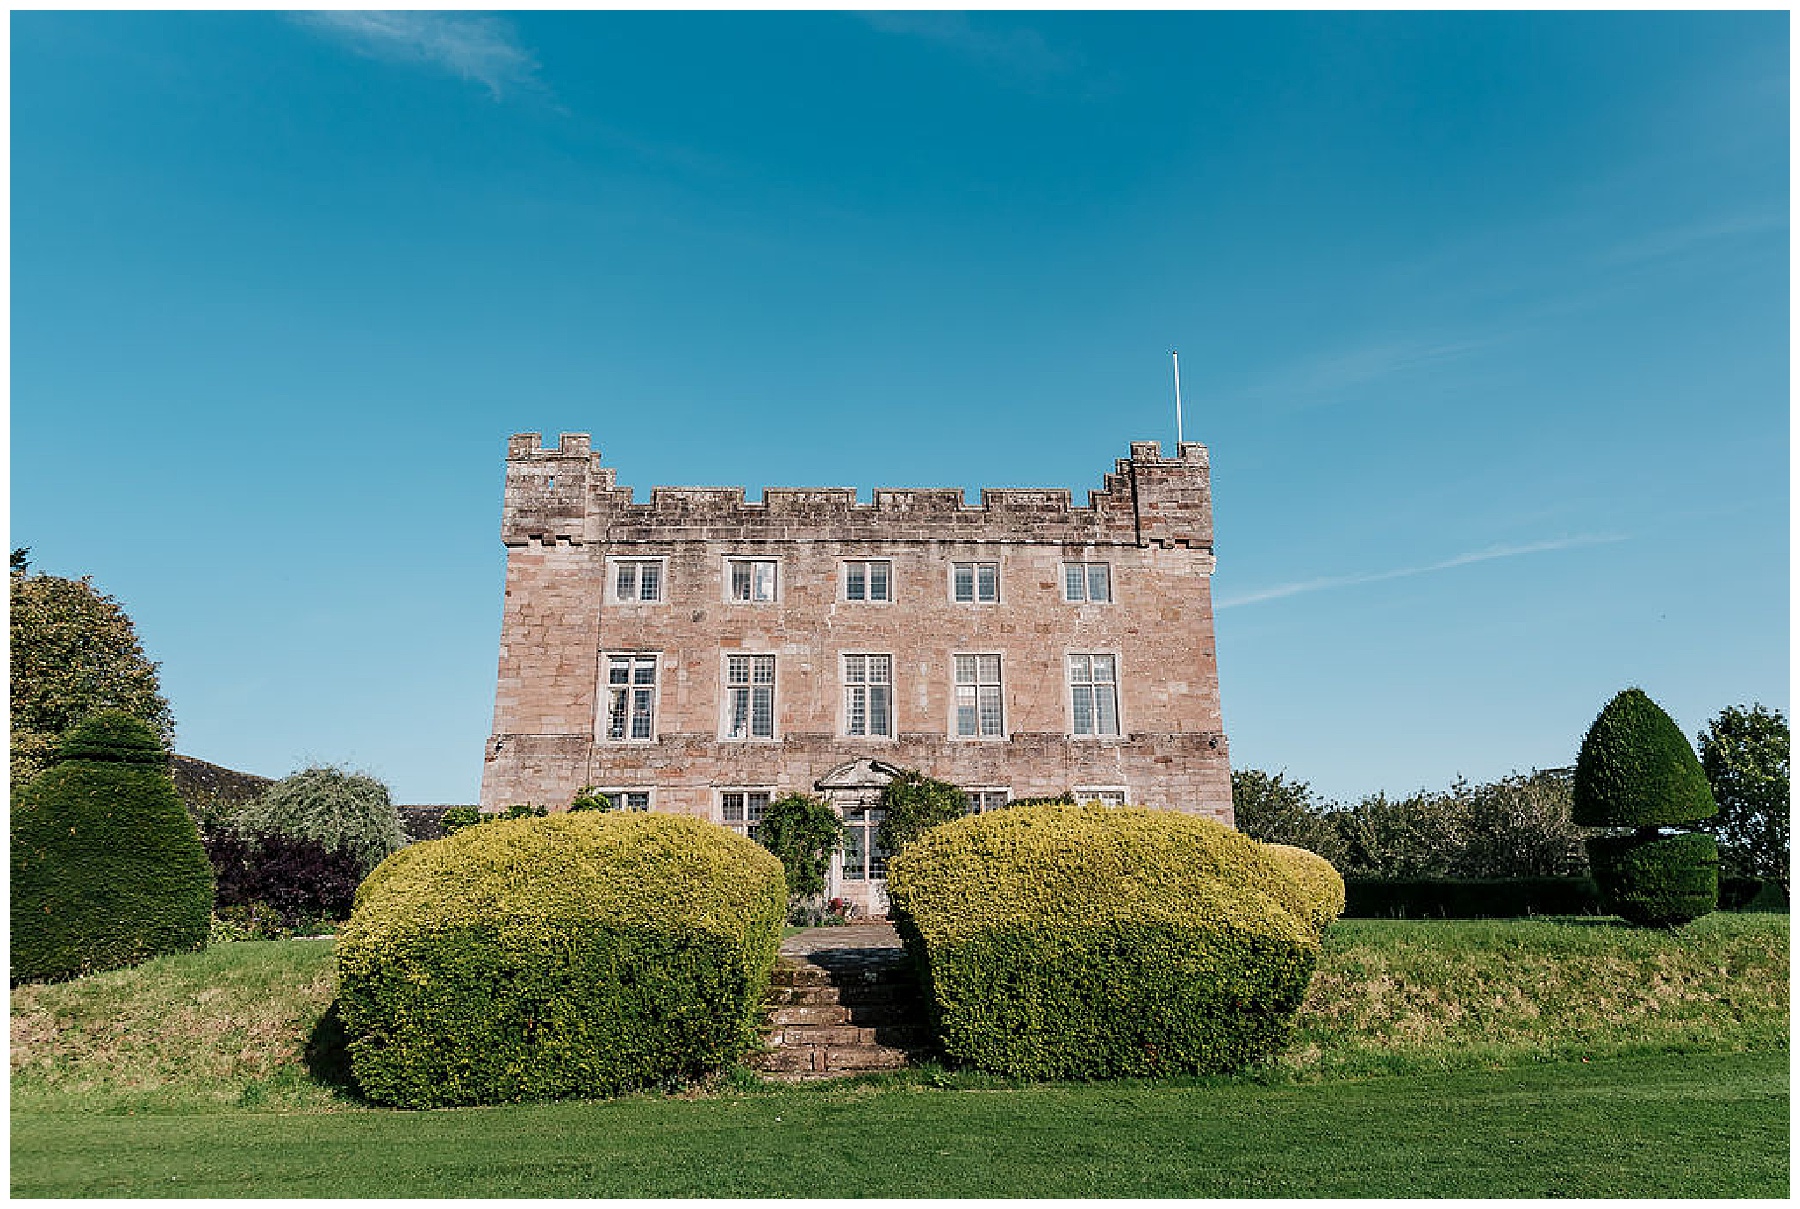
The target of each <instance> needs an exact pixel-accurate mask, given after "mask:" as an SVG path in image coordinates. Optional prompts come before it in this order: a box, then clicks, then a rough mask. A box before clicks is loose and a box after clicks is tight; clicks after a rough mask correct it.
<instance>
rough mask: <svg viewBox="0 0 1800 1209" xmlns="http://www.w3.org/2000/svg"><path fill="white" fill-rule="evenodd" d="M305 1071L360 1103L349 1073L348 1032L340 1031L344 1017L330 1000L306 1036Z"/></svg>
mask: <svg viewBox="0 0 1800 1209" xmlns="http://www.w3.org/2000/svg"><path fill="white" fill-rule="evenodd" d="M305 1062H306V1073H307V1074H309V1075H311V1076H312V1077H313V1078H314V1079H315V1080H317V1081H318V1082H320V1083H323V1084H324V1085H325V1086H327V1087H330V1088H332V1089H334V1090H335V1091H338V1092H339V1093H341V1094H343V1095H345V1096H348V1097H349V1098H351V1099H353V1100H356V1101H358V1102H361V1103H367V1101H366V1100H364V1099H363V1094H362V1089H361V1088H359V1087H358V1086H357V1085H356V1076H355V1075H353V1074H351V1073H350V1035H349V1034H348V1033H346V1032H345V1031H344V1019H343V1017H342V1016H340V1015H338V1005H337V1001H336V1000H333V1001H332V1004H331V1006H330V1007H329V1008H327V1009H326V1010H325V1014H324V1015H323V1016H321V1017H319V1022H318V1023H317V1024H315V1025H313V1027H312V1032H310V1033H308V1034H307V1036H306V1055H305Z"/></svg>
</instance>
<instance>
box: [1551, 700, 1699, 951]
mask: <svg viewBox="0 0 1800 1209" xmlns="http://www.w3.org/2000/svg"><path fill="white" fill-rule="evenodd" d="M1717 811H1718V806H1717V804H1716V803H1715V802H1714V801H1713V795H1712V788H1711V786H1709V785H1708V784H1707V781H1706V773H1705V772H1704V771H1703V770H1702V769H1701V767H1700V761H1699V760H1698V759H1697V758H1696V757H1695V755H1694V749H1693V748H1691V747H1689V746H1688V741H1687V738H1686V737H1685V736H1684V735H1682V733H1681V730H1680V728H1679V727H1677V726H1676V725H1675V720H1674V719H1673V718H1670V717H1669V715H1668V714H1667V713H1665V712H1664V711H1663V709H1662V707H1661V706H1659V705H1657V704H1656V702H1654V701H1652V700H1650V698H1649V697H1647V696H1646V695H1645V694H1644V693H1643V692H1642V691H1641V690H1639V689H1635V688H1631V689H1626V690H1625V691H1624V692H1622V693H1620V694H1619V695H1618V696H1616V697H1614V698H1613V699H1612V700H1611V701H1610V702H1608V703H1607V705H1606V708H1605V709H1603V710H1601V711H1600V716H1599V717H1597V718H1595V719H1594V724H1593V725H1592V726H1590V727H1589V728H1588V733H1587V737H1586V738H1585V739H1583V740H1582V742H1581V754H1580V756H1579V757H1578V758H1577V760H1576V763H1575V790H1574V810H1573V816H1572V817H1573V819H1574V821H1575V822H1576V823H1577V824H1579V825H1581V826H1584V827H1608V828H1627V827H1629V828H1632V829H1633V830H1632V831H1631V833H1629V834H1618V833H1616V832H1615V833H1610V834H1605V835H1597V836H1590V837H1589V838H1588V841H1587V852H1588V862H1589V864H1590V865H1591V866H1592V867H1593V872H1594V880H1595V882H1597V883H1598V884H1599V886H1600V894H1601V898H1602V901H1603V902H1604V904H1605V906H1606V908H1607V910H1609V911H1611V912H1613V913H1614V914H1616V915H1619V916H1621V917H1623V918H1625V919H1627V920H1630V921H1631V922H1632V923H1638V924H1647V925H1670V924H1680V923H1686V922H1688V921H1689V920H1693V919H1698V918H1699V917H1700V916H1702V915H1705V914H1707V913H1708V912H1710V911H1713V910H1714V909H1716V908H1717V906H1718V900H1719V849H1718V844H1717V842H1716V841H1715V840H1714V839H1713V838H1712V837H1711V836H1710V835H1706V834H1705V833H1702V832H1681V833H1678V834H1674V835H1665V834H1664V833H1663V832H1662V830H1661V829H1662V828H1664V827H1683V826H1691V825H1693V824H1695V823H1698V822H1700V821H1701V820H1703V819H1706V818H1709V817H1710V816H1712V815H1713V814H1715V813H1717Z"/></svg>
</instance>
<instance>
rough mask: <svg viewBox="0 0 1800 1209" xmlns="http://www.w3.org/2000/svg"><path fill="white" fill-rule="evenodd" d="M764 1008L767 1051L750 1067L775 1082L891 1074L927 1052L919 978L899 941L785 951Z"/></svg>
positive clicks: (928, 1042)
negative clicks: (880, 1071)
mask: <svg viewBox="0 0 1800 1209" xmlns="http://www.w3.org/2000/svg"><path fill="white" fill-rule="evenodd" d="M869 930H870V931H873V929H869ZM883 930H884V931H888V930H886V929H883ZM831 931H840V929H831ZM801 935H802V936H805V935H807V934H806V933H802V934H801ZM793 939H795V940H798V939H800V938H799V937H795V938H793ZM870 939H877V938H876V937H870ZM786 948H787V946H784V949H786ZM766 1004H767V1010H768V1020H769V1031H768V1033H767V1034H766V1038H767V1041H768V1044H769V1048H768V1049H767V1050H765V1051H764V1052H763V1053H761V1054H758V1055H756V1056H755V1057H754V1058H752V1059H751V1064H752V1065H753V1066H755V1067H756V1068H757V1069H759V1070H762V1071H764V1072H766V1073H768V1074H770V1075H772V1076H775V1077H776V1078H781V1079H829V1078H833V1077H838V1076H844V1075H853V1074H860V1073H862V1072H865V1071H874V1070H892V1069H894V1068H896V1067H901V1066H906V1065H908V1064H910V1063H911V1062H912V1061H913V1060H914V1059H915V1058H916V1057H921V1056H923V1055H925V1054H927V1053H929V1052H930V1049H931V1044H932V1037H931V1030H930V1028H929V1026H928V1024H927V1021H926V1014H925V1005H924V1003H923V1002H922V1001H921V999H920V997H919V984H918V979H917V978H916V976H915V975H914V973H913V970H912V966H911V965H910V963H908V962H907V960H906V956H905V954H904V953H903V952H902V951H901V950H900V949H899V947H898V942H897V941H896V942H895V944H894V946H893V947H888V946H881V947H870V948H847V947H836V948H816V949H812V950H811V951H800V952H793V951H784V952H783V954H782V956H781V957H779V958H778V959H777V960H776V963H775V973H774V975H773V977H772V978H771V979H770V985H769V995H768V999H767V1001H766Z"/></svg>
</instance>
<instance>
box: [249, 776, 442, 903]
mask: <svg viewBox="0 0 1800 1209" xmlns="http://www.w3.org/2000/svg"><path fill="white" fill-rule="evenodd" d="M237 829H238V830H239V831H240V832H243V833H244V834H247V835H253V836H267V835H285V836H290V837H293V838H295V839H309V840H316V841H318V842H319V844H321V845H322V846H324V847H325V848H326V849H327V850H332V849H337V848H347V849H349V850H350V852H352V853H353V854H354V855H355V856H356V859H357V861H358V864H359V866H360V868H361V871H362V874H363V875H365V876H366V875H367V874H368V872H369V870H371V869H373V868H374V867H375V866H376V865H379V864H380V863H381V862H382V859H383V858H385V857H386V856H387V855H388V854H389V853H392V852H397V851H399V850H400V849H401V848H402V847H404V846H405V844H406V831H405V828H404V827H402V825H401V823H400V812H399V811H398V810H396V809H394V803H393V801H392V799H390V798H389V797H388V788H387V786H386V785H383V784H382V783H381V782H380V781H378V780H376V779H375V778H374V777H371V776H368V775H366V774H363V773H353V772H346V771H344V770H343V769H341V768H332V767H330V766H323V767H318V768H308V769H304V770H302V771H300V772H297V773H294V774H293V775H292V776H289V777H286V778H284V779H282V780H280V781H277V782H276V783H275V784H273V785H271V786H269V788H268V789H266V790H264V791H263V792H262V794H261V795H259V796H258V797H257V799H256V800H255V801H253V802H251V803H250V805H248V806H246V807H245V808H244V811H243V813H242V814H241V815H239V816H238V821H237Z"/></svg>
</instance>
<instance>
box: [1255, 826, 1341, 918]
mask: <svg viewBox="0 0 1800 1209" xmlns="http://www.w3.org/2000/svg"><path fill="white" fill-rule="evenodd" d="M1263 847H1264V848H1265V849H1267V850H1268V852H1269V853H1270V855H1272V856H1273V857H1274V858H1275V859H1276V860H1278V861H1280V862H1281V867H1282V868H1283V869H1285V870H1287V873H1288V876H1289V877H1291V878H1293V879H1294V882H1295V884H1296V885H1298V886H1299V888H1300V895H1301V898H1300V909H1301V911H1302V912H1303V913H1304V914H1305V915H1306V917H1307V919H1308V920H1310V921H1311V923H1312V925H1313V927H1314V928H1317V929H1318V930H1319V931H1321V932H1323V931H1324V930H1325V929H1326V928H1328V927H1330V926H1331V924H1332V921H1333V920H1335V919H1337V917H1338V916H1340V915H1342V914H1343V913H1344V878H1343V875H1342V874H1340V873H1339V872H1338V871H1337V870H1336V869H1335V868H1333V867H1332V864H1331V862H1330V861H1328V860H1326V859H1325V858H1324V857H1322V856H1320V855H1319V854H1318V853H1316V852H1312V851H1310V850H1308V849H1305V848H1297V847H1295V846H1294V845H1292V844H1268V843H1265V844H1264V845H1263Z"/></svg>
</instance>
